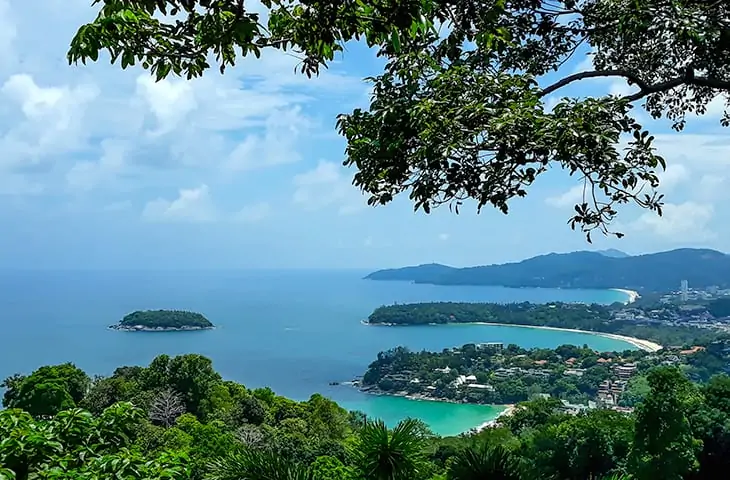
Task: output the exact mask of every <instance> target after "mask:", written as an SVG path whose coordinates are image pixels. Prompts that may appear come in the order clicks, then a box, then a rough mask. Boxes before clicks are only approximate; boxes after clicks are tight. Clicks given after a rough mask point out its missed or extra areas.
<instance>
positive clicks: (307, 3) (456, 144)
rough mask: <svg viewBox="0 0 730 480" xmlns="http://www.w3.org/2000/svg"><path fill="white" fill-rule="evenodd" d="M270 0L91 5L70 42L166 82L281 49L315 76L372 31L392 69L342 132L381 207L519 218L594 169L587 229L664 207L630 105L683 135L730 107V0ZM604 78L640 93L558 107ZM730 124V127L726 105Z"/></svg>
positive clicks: (362, 182) (646, 139) (583, 222)
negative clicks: (631, 210)
mask: <svg viewBox="0 0 730 480" xmlns="http://www.w3.org/2000/svg"><path fill="white" fill-rule="evenodd" d="M262 3H263V6H264V7H265V8H266V9H267V10H268V12H267V15H260V14H259V13H257V12H252V11H250V10H249V9H247V5H246V3H245V2H244V1H241V0H105V1H104V2H103V3H102V2H101V0H96V1H95V2H94V4H95V5H100V8H99V12H98V15H97V17H96V19H95V20H94V21H92V22H91V23H89V24H87V25H84V26H82V27H81V28H80V29H79V31H78V33H77V34H76V36H75V37H74V39H73V40H72V42H71V48H70V50H69V55H68V58H69V62H71V63H77V62H85V61H87V60H93V61H96V60H97V59H98V58H99V55H100V52H102V51H107V52H108V53H109V55H110V57H111V60H112V62H117V61H119V62H120V64H121V66H122V68H126V67H128V66H131V65H135V64H138V63H139V64H141V65H142V67H143V68H146V69H149V70H150V71H151V72H152V73H153V74H154V75H155V76H156V78H157V79H158V80H161V79H164V78H166V77H167V76H168V75H170V74H174V75H181V76H185V77H187V78H193V77H197V76H200V75H203V73H204V72H205V71H206V70H207V69H208V68H210V67H211V63H212V62H211V59H214V61H215V63H216V64H217V65H218V67H219V69H220V71H221V72H223V71H224V70H225V69H226V68H227V67H229V66H232V65H235V62H236V60H237V58H239V57H246V56H249V55H251V54H253V55H255V56H256V57H259V56H260V55H262V54H264V51H265V50H267V49H269V50H270V49H277V50H286V51H295V52H297V53H298V54H299V55H300V56H301V63H300V65H299V68H298V69H299V70H300V71H301V72H303V73H305V74H306V75H308V76H312V75H316V74H318V73H319V71H320V68H322V67H326V66H327V64H328V63H329V62H331V61H332V60H333V59H334V56H335V54H336V53H337V52H341V51H343V49H344V46H345V44H346V43H347V42H348V41H364V42H365V43H366V44H367V45H368V46H370V47H373V48H376V49H377V50H378V55H379V56H381V57H383V58H385V60H386V66H385V70H384V72H383V73H382V74H381V75H378V76H375V77H373V78H370V79H369V80H370V81H371V82H372V83H373V86H374V88H373V96H372V99H371V103H370V107H369V108H368V109H367V110H355V111H354V112H352V113H350V114H346V115H340V116H339V118H338V130H339V132H340V133H341V134H342V135H343V136H344V137H345V138H346V139H347V149H346V154H347V158H346V160H345V165H347V166H351V167H353V168H354V169H355V170H356V173H355V176H354V182H353V183H354V185H355V186H356V187H358V188H360V189H361V190H362V191H363V192H365V193H366V194H367V195H369V200H368V203H369V204H370V205H382V204H387V203H389V202H390V201H392V200H393V199H394V198H395V197H396V196H397V195H399V194H401V193H407V194H408V195H409V197H410V199H411V200H412V201H413V203H414V206H415V208H416V209H422V210H423V211H425V212H427V213H428V212H430V210H431V209H432V208H433V207H437V206H439V205H444V204H446V205H449V206H450V207H454V209H455V210H456V211H458V210H459V208H460V207H461V206H462V205H463V203H464V202H465V201H467V200H473V201H475V202H476V205H477V208H478V209H481V208H482V207H484V206H486V205H491V206H494V207H495V208H497V209H498V210H500V211H502V212H504V213H508V211H509V209H508V205H509V204H510V202H511V201H512V200H513V199H514V198H519V197H524V196H525V195H527V192H528V189H529V187H530V186H531V185H532V184H533V182H534V181H535V180H536V179H537V177H538V176H539V175H540V174H542V173H544V172H546V171H547V170H549V169H550V168H554V167H559V168H562V169H565V170H567V171H568V173H569V174H570V175H575V176H578V177H579V178H581V179H583V181H584V182H585V185H586V195H585V199H584V200H583V201H582V202H581V203H580V204H578V205H576V207H575V215H574V216H573V217H572V218H571V219H570V220H569V223H570V225H571V226H572V227H573V228H579V229H581V230H582V231H583V232H585V233H586V235H587V238H588V239H589V241H590V234H591V232H593V231H595V230H598V231H600V232H602V233H604V234H608V233H617V232H612V231H611V230H610V228H609V227H610V224H611V222H612V220H614V218H615V216H616V215H617V213H618V212H617V208H618V206H620V205H622V204H634V205H638V206H639V207H642V208H645V209H649V210H652V211H655V212H657V213H658V214H661V206H662V202H663V197H662V195H661V194H660V193H658V191H657V188H658V186H659V178H658V175H657V173H658V171H659V169H660V168H665V162H664V160H663V159H662V157H661V156H660V155H658V153H657V152H656V151H655V148H654V146H653V143H652V142H653V137H652V136H651V134H650V133H649V131H648V130H646V129H644V128H643V126H641V125H639V124H638V123H637V122H636V118H635V117H634V116H632V115H631V108H632V107H633V106H636V105H638V103H639V102H643V103H641V106H642V107H643V108H645V109H646V110H647V111H648V112H649V113H650V114H651V116H652V117H653V118H657V119H658V118H662V117H663V118H667V119H669V120H670V121H672V122H673V126H674V128H675V129H676V130H681V129H682V128H684V125H685V123H686V115H687V113H694V114H700V115H701V114H704V113H705V112H706V109H707V106H708V104H709V103H710V102H712V101H713V100H715V99H716V98H718V97H721V98H723V99H724V100H725V103H726V107H727V99H728V96H727V94H728V92H730V64H729V63H728V62H727V61H726V59H727V58H728V55H729V54H730V28H729V27H730V4H728V3H727V2H705V1H701V0H563V1H557V0H555V1H550V2H544V1H538V0H511V1H509V2H508V1H506V0H490V1H487V2H474V1H466V2H465V1H461V0H459V1H456V0H407V1H404V2H393V1H391V0H367V1H364V0H342V1H338V2H325V1H318V0H304V1H294V0H264V1H263V2H262ZM265 17H266V18H265ZM437 26H439V28H437ZM442 31H445V32H447V33H446V34H445V35H444V34H441V32H442ZM588 46H590V52H589V51H587V50H588ZM579 55H590V60H591V63H592V64H593V67H594V69H593V70H590V71H585V72H580V73H572V74H569V75H566V76H564V77H563V78H562V79H560V80H558V81H555V82H550V83H548V82H546V81H545V76H546V75H547V74H549V73H551V72H555V71H560V70H561V69H562V68H563V67H564V66H565V65H567V64H569V63H570V62H575V61H577V60H578V56H579ZM601 77H602V78H621V79H624V80H626V81H627V82H628V83H629V84H630V85H633V86H635V87H636V88H637V89H638V91H637V92H635V93H632V94H630V95H626V96H623V97H620V96H613V95H609V94H606V95H603V96H597V97H575V98H563V99H561V100H560V101H558V103H557V105H556V106H554V107H553V108H552V110H550V109H548V108H547V107H546V101H547V100H546V99H547V98H548V97H550V96H551V95H553V94H557V93H559V92H560V91H562V89H564V88H566V87H569V86H571V85H574V84H575V83H576V82H579V81H582V80H586V79H590V78H601ZM541 84H542V85H545V84H547V85H546V86H543V87H542V88H541V87H540V85H541ZM726 110H727V109H726ZM721 124H722V125H723V126H728V125H729V124H730V115H728V112H727V111H726V112H725V114H724V116H723V118H722V120H721ZM627 139H628V146H627V147H626V148H622V146H621V145H622V144H623V143H624V142H625V141H626V140H627Z"/></svg>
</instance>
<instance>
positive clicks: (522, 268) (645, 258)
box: [365, 248, 730, 292]
mask: <svg viewBox="0 0 730 480" xmlns="http://www.w3.org/2000/svg"><path fill="white" fill-rule="evenodd" d="M365 278H366V279H369V280H405V281H411V282H415V283H429V284H435V285H500V286H505V287H546V288H600V289H604V288H629V289H632V290H641V291H651V292H666V291H671V290H677V289H679V285H680V282H681V281H682V280H687V281H688V282H689V285H690V287H692V288H704V287H708V286H712V285H717V286H719V287H723V288H728V287H730V256H728V255H726V254H724V253H721V252H718V251H715V250H707V249H693V248H682V249H678V250H671V251H668V252H659V253H651V254H646V255H637V256H623V257H621V256H608V255H605V254H602V253H599V252H587V251H583V252H573V253H563V254H558V253H551V254H548V255H540V256H538V257H533V258H529V259H527V260H523V261H521V262H516V263H505V264H502V265H487V266H481V267H467V268H454V267H448V266H445V265H439V264H429V265H420V266H416V267H406V268H397V269H390V270H379V271H377V272H373V273H371V274H370V275H368V276H367V277H365Z"/></svg>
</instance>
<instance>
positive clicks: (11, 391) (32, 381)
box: [3, 363, 90, 416]
mask: <svg viewBox="0 0 730 480" xmlns="http://www.w3.org/2000/svg"><path fill="white" fill-rule="evenodd" d="M89 382H90V380H89V377H88V376H87V375H86V373H84V372H83V371H82V370H80V369H78V368H76V367H75V366H74V365H73V364H71V363H64V364H62V365H54V366H44V367H41V368H39V369H38V370H36V371H35V372H33V373H32V374H31V375H29V376H27V377H24V376H20V375H16V376H13V377H10V378H8V379H6V380H5V381H4V382H3V385H4V386H5V387H6V388H7V389H8V390H7V391H6V392H5V396H4V398H3V406H5V407H6V408H20V409H23V410H25V411H26V412H28V413H30V414H31V415H34V416H49V415H55V414H57V413H58V412H60V411H62V410H66V409H70V408H73V407H75V406H76V405H77V404H78V403H79V402H81V400H82V399H83V397H84V395H85V393H86V390H87V388H88V386H89Z"/></svg>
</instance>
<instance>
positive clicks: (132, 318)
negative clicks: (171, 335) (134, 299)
mask: <svg viewBox="0 0 730 480" xmlns="http://www.w3.org/2000/svg"><path fill="white" fill-rule="evenodd" d="M137 325H140V326H142V327H146V328H166V329H175V328H210V327H212V326H213V324H212V323H210V320H208V319H207V318H205V317H204V316H203V315H202V314H200V313H196V312H186V311H183V310H145V311H136V312H132V313H130V314H127V315H125V316H124V318H123V319H122V320H121V321H120V322H119V326H121V327H135V326H137Z"/></svg>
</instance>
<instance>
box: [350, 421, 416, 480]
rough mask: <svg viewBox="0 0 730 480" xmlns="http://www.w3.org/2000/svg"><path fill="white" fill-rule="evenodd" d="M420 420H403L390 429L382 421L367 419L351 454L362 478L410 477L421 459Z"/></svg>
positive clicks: (402, 479)
mask: <svg viewBox="0 0 730 480" xmlns="http://www.w3.org/2000/svg"><path fill="white" fill-rule="evenodd" d="M423 447H424V437H423V435H422V428H421V423H420V422H418V421H417V420H414V419H406V420H403V421H401V422H399V423H398V425H396V427H395V428H394V429H393V430H388V427H386V426H385V424H384V423H383V422H382V421H381V420H376V421H370V420H368V421H366V422H365V425H364V426H363V427H362V429H361V430H360V431H359V432H358V436H357V439H356V442H355V444H354V448H352V449H351V453H352V455H353V458H354V460H355V465H357V467H358V469H359V470H360V473H361V474H362V477H363V478H364V479H365V480H413V479H416V478H418V477H419V471H420V470H421V465H422V462H423Z"/></svg>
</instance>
